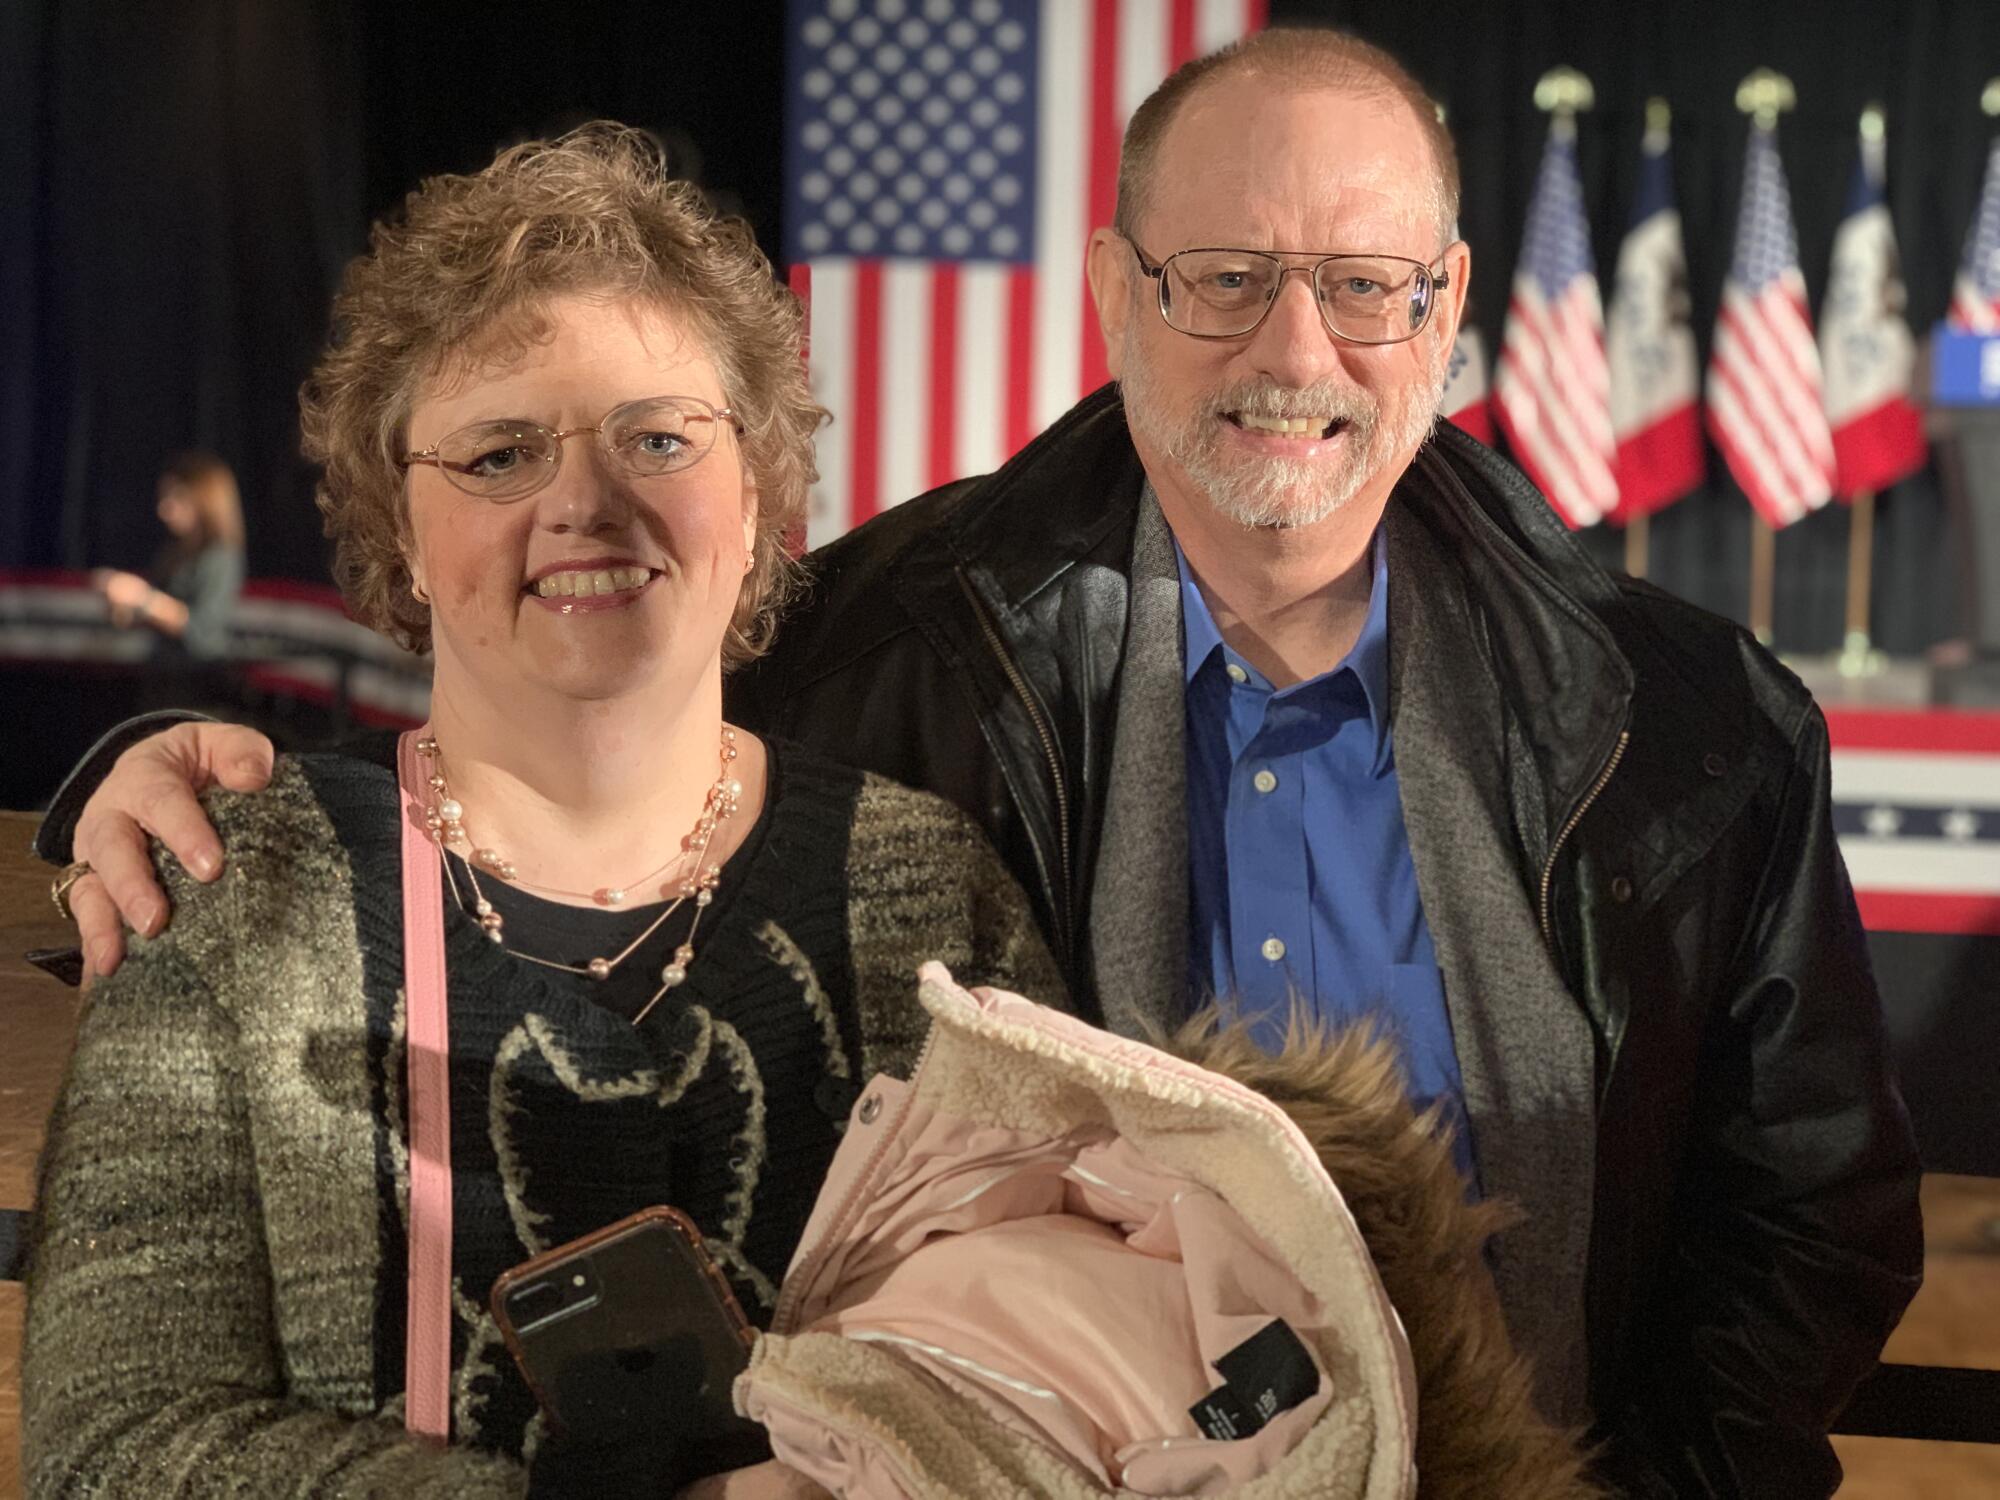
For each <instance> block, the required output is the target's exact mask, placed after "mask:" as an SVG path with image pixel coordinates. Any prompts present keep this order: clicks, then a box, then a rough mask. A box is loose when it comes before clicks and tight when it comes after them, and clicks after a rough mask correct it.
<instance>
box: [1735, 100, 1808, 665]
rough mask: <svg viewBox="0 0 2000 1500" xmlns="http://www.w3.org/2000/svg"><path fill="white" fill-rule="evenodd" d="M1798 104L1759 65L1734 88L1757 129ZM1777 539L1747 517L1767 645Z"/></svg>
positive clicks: (1754, 603) (1760, 633) (1757, 518)
mask: <svg viewBox="0 0 2000 1500" xmlns="http://www.w3.org/2000/svg"><path fill="white" fill-rule="evenodd" d="M1797 104H1798V92H1797V90H1795V89H1794V88H1793V87H1792V81H1791V79H1789V78H1787V77H1786V76H1785V75H1784V74H1783V73H1779V72H1776V71H1774V70H1773V69H1771V68H1759V69H1757V70H1756V71H1755V72H1754V73H1752V74H1751V75H1750V76H1749V77H1748V78H1745V79H1744V80H1743V82H1742V83H1741V84H1739V85H1738V86H1737V89H1736V107H1737V109H1739V110H1741V111H1742V112H1743V113H1744V114H1746V115H1748V116H1750V119H1751V123H1752V124H1753V125H1754V126H1755V128H1756V129H1758V130H1776V129H1777V128H1778V116H1779V115H1780V114H1783V113H1784V112H1786V111H1787V110H1790V109H1792V108H1794V107H1796V105H1797ZM1777 567H1778V538H1777V534H1776V533H1775V532H1773V531H1772V530H1771V523H1770V522H1769V521H1767V520H1765V519H1764V517H1763V516H1762V515H1761V514H1757V513H1754V509H1753V514H1752V516H1751V518H1750V633H1751V634H1752V635H1754V636H1756V637H1757V639H1758V640H1759V641H1761V642H1762V643H1763V644H1765V645H1767V646H1768V645H1770V644H1771V615H1772V605H1773V603H1774V602H1775V600H1776V596H1777Z"/></svg>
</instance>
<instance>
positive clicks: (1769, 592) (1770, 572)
mask: <svg viewBox="0 0 2000 1500" xmlns="http://www.w3.org/2000/svg"><path fill="white" fill-rule="evenodd" d="M1777 563H1778V534H1777V533H1776V532H1775V531H1773V530H1772V529H1771V523H1770V522H1769V521H1767V520H1765V519H1764V518H1763V517H1762V516H1760V515H1757V514H1755V513H1752V515H1751V517H1750V633H1751V634H1752V635H1754V636H1756V637H1757V640H1758V642H1759V643H1760V644H1762V645H1766V646H1768V645H1770V644H1771V604H1772V600H1773V598H1774V596H1775V595H1776V593H1777V588H1776V582H1777Z"/></svg>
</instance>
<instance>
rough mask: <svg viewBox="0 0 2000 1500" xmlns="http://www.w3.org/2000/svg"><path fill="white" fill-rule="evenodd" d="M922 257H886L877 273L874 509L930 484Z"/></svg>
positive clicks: (927, 278)
mask: <svg viewBox="0 0 2000 1500" xmlns="http://www.w3.org/2000/svg"><path fill="white" fill-rule="evenodd" d="M933 276H934V272H933V271H932V269H931V267H930V266H929V265H927V264H926V263H924V262H923V261H909V260H892V261H890V262H888V263H887V265H886V267H885V268H884V270H883V273H882V389H881V392H880V393H879V395H878V398H877V400H876V403H875V413H876V422H877V424H878V426H879V428H880V434H879V436H878V437H877V439H876V441H877V442H878V443H879V444H880V451H881V455H882V458H881V468H880V473H881V484H882V488H881V491H880V492H879V496H878V499H877V504H876V508H877V509H878V510H886V509H888V507H890V506H892V505H900V504H901V503H902V502H903V501H905V500H907V499H909V498H910V496H912V495H920V494H922V493H923V492H924V491H925V490H926V489H928V488H930V466H929V464H928V463H927V462H926V460H927V458H928V450H929V448H930V422H929V420H928V409H927V408H928V403H929V399H930V398H929V394H928V393H929V391H930V388H931V369H930V365H931V337H930V322H931V281H932V279H933Z"/></svg>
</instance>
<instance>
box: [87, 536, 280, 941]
mask: <svg viewBox="0 0 2000 1500" xmlns="http://www.w3.org/2000/svg"><path fill="white" fill-rule="evenodd" d="M126 576H128V577H129V576H131V575H129V574H128V575H126ZM272 754H273V751H272V748H271V742H270V741H269V740H267V739H266V738H264V736H263V735H261V734H259V733H257V731H256V730H254V729H245V728H242V727H241V726H240V725H235V724H176V725H175V726H174V727H173V728H171V729H167V730H163V731H162V732H161V733H159V734H155V735H151V736H149V737H148V738H146V739H143V740H141V741H140V742H139V743H138V744H136V745H134V746H133V747H132V748H131V749H129V750H127V751H126V752H125V753H124V754H123V755H121V756H119V757H118V760H117V762H116V764H114V765H113V766H112V768H111V774H110V775H109V776H106V777H105V778H104V783H103V785H101V786H100V787H98V789H97V790H96V791H95V792H93V793H91V796H90V800H89V801H88V802H86V803H85V804H84V808H83V815H82V816H81V817H80V818H79V819H78V820H77V825H76V839H75V857H76V858H77V859H80V860H87V861H89V863H90V868H91V872H92V873H90V874H89V875H86V876H84V877H83V879H81V880H79V881H78V882H77V883H76V884H75V885H74V886H72V887H71V888H70V892H69V908H70V911H71V912H72V913H73V914H74V915H75V917H76V926H77V934H78V937H79V939H80V941H81V943H82V945H83V955H84V966H85V970H86V973H87V975H89V976H93V977H95V976H101V975H105V974H109V973H111V972H112V971H113V970H115V969H116V968H117V967H118V965H119V964H121V963H122V962H124V959H125V925H126V924H128V923H129V924H130V925H131V927H132V928H133V929H134V930H135V931H137V932H139V933H141V934H143V935H144V936H146V937H152V936H153V935H154V934H156V933H158V932H159V931H160V930H161V929H162V928H164V927H165V926H166V925H167V916H168V911H167V898H166V894H165V893H164V892H163V891H161V889H160V887H159V883H158V882H157V881H156V880H155V879H154V878H153V861H152V857H151V855H150V854H149V853H148V850H147V836H148V835H152V836H153V837H156V838H158V839H159V840H160V841H161V842H162V843H164V844H165V845H166V846H167V848H168V849H169V850H170V851H171V852H172V854H173V856H174V858H176V859H178V860H179V861H180V862H181V864H182V865H183V866H185V867H186V868H187V870H188V872H189V873H190V874H192V875H193V876H194V877H195V879H197V880H213V879H215V877H216V876H218V875H220V874H221V873H222V841H221V840H220V839H218V838H217V837H216V836H215V830H214V829H213V828H212V827H210V826H209V821H208V815H207V814H206V813H204V812H203V811H202V808H201V803H200V802H199V801H197V800H196V798H197V797H198V796H199V795H200V793H202V792H203V791H206V790H207V789H208V788H209V787H211V786H222V787H227V788H228V789H229V790H231V791H235V792H254V791H259V790H261V789H262V788H263V786H264V785H265V783H267V782H268V781H269V780H270V779H271V756H272Z"/></svg>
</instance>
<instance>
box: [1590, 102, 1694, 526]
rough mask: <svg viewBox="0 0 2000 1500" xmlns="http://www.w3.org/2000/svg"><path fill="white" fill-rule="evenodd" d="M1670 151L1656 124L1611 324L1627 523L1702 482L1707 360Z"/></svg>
mask: <svg viewBox="0 0 2000 1500" xmlns="http://www.w3.org/2000/svg"><path fill="white" fill-rule="evenodd" d="M1670 150H1671V137H1670V136H1669V134H1668V132H1667V131H1666V129H1665V128H1663V127H1662V128H1652V129H1648V130H1647V132H1646V136H1645V139H1644V141H1643V142H1642V144H1641V146H1640V151H1641V161H1640V166H1639V195H1638V199H1637V201H1636V202H1635V204H1634V205H1633V209H1632V227H1631V228H1630V229H1628V230H1627V231H1626V232H1625V242H1624V244H1623V245H1621V246H1620V247H1619V250H1618V274H1617V279H1616V280H1615V281H1614V282H1613V283H1612V288H1611V312H1610V315H1609V317H1608V319H1607V320H1606V327H1605V356H1606V358H1607V359H1608V360H1609V361H1610V364H1611V428H1612V431H1613V433H1614V434H1615V435H1616V436H1617V440H1618V457H1617V461H1616V463H1615V464H1614V466H1613V467H1614V469H1615V471H1616V473H1617V475H1618V509H1617V510H1616V511H1614V512H1613V513H1612V520H1613V521H1616V522H1619V523H1621V524H1622V523H1623V522H1626V521H1630V520H1633V519H1635V518H1636V517H1639V516H1643V515H1649V514H1651V513H1652V512H1654V511H1656V510H1662V509H1664V508H1665V507H1666V506H1668V505H1671V504H1672V503H1673V502H1674V501H1676V500H1678V499H1680V498H1681V497H1682V496H1683V495H1685V494H1687V493H1688V492H1689V491H1690V490H1693V489H1696V488H1698V487H1699V486H1700V484H1701V480H1702V440H1701V415H1700V395H1701V360H1700V356H1699V355H1698V354H1697V353H1696V351H1695V342H1694V329H1693V328H1692V327H1690V326H1689V324H1688V308H1689V304H1688V292H1687V254H1686V252H1685V250H1684V249H1683V248H1682V245H1681V216H1680V211H1679V210H1678V209H1676V208H1675V207H1674V182H1673V171H1672V159H1671V157H1670V155H1669V151H1670Z"/></svg>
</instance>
